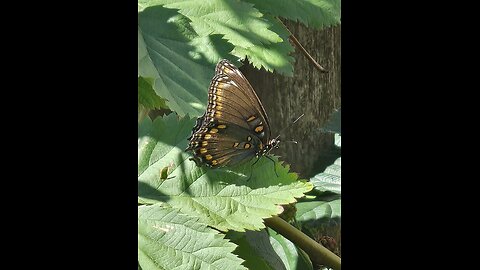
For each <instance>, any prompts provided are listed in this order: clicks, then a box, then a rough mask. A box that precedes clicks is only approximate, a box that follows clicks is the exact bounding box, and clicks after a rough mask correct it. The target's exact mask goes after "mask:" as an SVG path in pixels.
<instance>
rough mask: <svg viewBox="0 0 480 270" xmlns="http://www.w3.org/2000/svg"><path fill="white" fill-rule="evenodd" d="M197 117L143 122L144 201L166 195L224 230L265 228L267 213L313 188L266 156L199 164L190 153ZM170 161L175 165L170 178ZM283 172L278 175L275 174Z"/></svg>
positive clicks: (141, 176)
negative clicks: (231, 162) (222, 163)
mask: <svg viewBox="0 0 480 270" xmlns="http://www.w3.org/2000/svg"><path fill="white" fill-rule="evenodd" d="M194 125H195V120H194V119H188V118H183V119H180V120H178V119H177V117H176V116H175V115H174V114H170V115H169V116H167V117H165V118H157V119H155V121H154V122H151V120H150V119H149V118H146V119H145V120H144V122H143V123H141V125H140V126H139V132H138V133H139V139H138V140H139V143H138V194H139V202H140V203H156V202H159V201H164V202H167V203H168V204H170V205H171V206H173V207H175V208H179V209H181V211H182V212H184V213H187V214H190V215H193V216H199V217H200V220H201V221H202V222H204V223H206V224H208V225H210V226H212V227H215V228H217V229H219V230H229V229H233V230H237V231H244V230H245V229H249V230H258V229H261V228H264V227H265V226H264V224H263V219H264V218H267V217H271V216H273V215H277V214H279V213H281V212H282V210H283V208H282V207H280V206H279V205H281V204H289V203H292V202H295V201H296V199H295V198H299V197H302V196H303V195H304V193H305V192H308V191H310V190H311V189H312V187H313V186H312V185H311V183H308V182H305V181H299V180H298V179H297V175H296V174H295V173H289V172H288V171H289V166H283V165H282V164H281V163H279V162H278V159H277V158H276V157H272V158H273V159H274V160H275V162H272V161H271V160H269V159H267V158H265V157H263V158H261V159H260V160H258V162H257V163H256V164H255V165H254V166H253V163H254V162H255V159H252V160H250V161H249V162H246V163H244V164H241V165H238V166H235V167H224V168H218V169H209V168H206V167H197V166H196V165H195V163H194V162H193V161H191V160H189V159H188V158H189V157H191V155H190V154H189V153H185V151H184V149H185V148H186V147H187V144H188V141H187V137H188V136H189V135H190V133H191V131H190V130H191V128H192V127H193V126H194ZM165 167H169V168H171V169H170V170H169V173H168V175H167V178H165V177H164V176H162V170H163V169H164V168H165ZM275 172H276V173H277V174H278V176H277V175H276V174H275Z"/></svg>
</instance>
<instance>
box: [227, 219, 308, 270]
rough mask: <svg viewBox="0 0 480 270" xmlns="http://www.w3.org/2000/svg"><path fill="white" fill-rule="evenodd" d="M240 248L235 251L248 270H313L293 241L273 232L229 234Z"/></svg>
mask: <svg viewBox="0 0 480 270" xmlns="http://www.w3.org/2000/svg"><path fill="white" fill-rule="evenodd" d="M226 237H227V238H228V239H230V240H231V241H232V242H234V243H235V244H237V245H238V246H239V247H238V248H237V249H236V250H235V251H234V254H237V255H238V256H239V257H240V258H242V259H244V260H245V263H244V265H245V266H246V267H247V268H248V269H255V270H257V269H259V270H263V269H265V270H270V269H272V270H273V269H275V270H277V269H285V270H297V269H298V270H308V269H313V267H312V263H311V261H310V259H309V258H308V256H307V255H306V254H305V253H304V252H303V251H302V250H301V249H299V248H298V247H296V246H295V245H294V244H293V243H292V242H291V241H289V240H288V239H286V238H285V237H283V236H282V235H280V234H278V233H277V232H275V231H273V230H272V229H269V228H267V229H263V230H261V231H247V232H246V233H242V234H239V233H235V232H229V233H227V236H226Z"/></svg>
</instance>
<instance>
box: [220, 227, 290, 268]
mask: <svg viewBox="0 0 480 270" xmlns="http://www.w3.org/2000/svg"><path fill="white" fill-rule="evenodd" d="M262 231H263V230H262ZM248 232H249V231H247V232H245V233H239V232H234V231H229V232H227V234H226V236H225V238H227V239H230V241H232V242H233V243H235V244H237V245H238V247H237V248H236V249H235V251H234V252H233V253H234V254H236V255H238V257H240V258H242V259H243V260H244V262H243V265H245V266H246V267H247V268H248V269H255V270H278V269H285V266H284V265H283V263H282V261H281V259H280V258H279V257H278V255H277V254H276V253H275V252H274V251H273V249H271V248H270V252H269V253H268V254H269V257H268V258H266V257H265V256H262V255H260V254H259V252H257V251H256V250H255V249H253V248H252V247H251V246H250V243H249V242H248V241H247V237H246V234H247V233H248ZM267 241H268V240H267ZM263 243H265V241H263ZM266 244H267V243H266ZM269 244H270V243H268V245H269ZM266 249H268V246H267V247H266ZM272 261H273V262H275V263H274V264H272ZM272 265H273V266H272Z"/></svg>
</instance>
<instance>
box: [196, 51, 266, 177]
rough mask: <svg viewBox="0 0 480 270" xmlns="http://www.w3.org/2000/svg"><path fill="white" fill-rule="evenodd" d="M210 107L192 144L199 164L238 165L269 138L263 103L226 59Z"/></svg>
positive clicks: (218, 72)
mask: <svg viewBox="0 0 480 270" xmlns="http://www.w3.org/2000/svg"><path fill="white" fill-rule="evenodd" d="M215 70H216V75H215V76H214V77H213V79H212V81H211V83H210V88H209V92H208V106H207V111H206V112H205V114H204V115H203V116H202V117H199V118H198V119H197V124H196V125H195V127H194V129H193V132H192V136H191V137H190V138H189V139H190V144H189V147H188V148H187V150H192V151H193V154H194V161H195V162H196V163H197V165H200V164H207V166H209V167H213V168H215V167H220V166H226V165H229V166H231V165H235V164H238V163H240V162H242V161H246V160H249V159H250V158H251V157H253V156H255V155H258V152H259V151H260V150H262V149H263V148H264V147H265V145H266V144H267V142H268V140H269V138H270V127H269V124H268V118H267V115H266V112H265V110H264V109H263V106H262V104H261V102H260V100H259V99H258V96H257V95H256V93H255V91H254V90H253V88H252V86H251V85H250V83H249V82H248V80H247V79H246V78H245V76H244V75H243V74H242V73H241V72H240V70H238V69H237V68H236V67H235V66H233V65H232V64H230V63H229V62H228V61H227V60H222V61H220V62H219V63H218V64H217V67H216V69H215Z"/></svg>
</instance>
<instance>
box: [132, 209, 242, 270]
mask: <svg viewBox="0 0 480 270" xmlns="http://www.w3.org/2000/svg"><path fill="white" fill-rule="evenodd" d="M235 247H236V245H235V244H233V243H231V242H229V241H228V240H226V239H224V235H223V234H220V233H218V232H217V231H215V230H213V229H211V228H208V227H207V226H206V225H205V224H202V223H201V222H199V221H198V218H195V217H191V216H188V215H185V214H181V213H180V212H179V211H178V210H177V209H171V208H165V207H162V206H160V205H158V204H157V205H151V206H139V207H138V261H139V264H140V266H141V268H142V269H144V270H149V269H165V270H170V269H176V270H181V269H185V270H190V269H219V270H220V269H241V270H246V269H247V268H245V267H244V266H242V265H241V263H242V259H240V258H238V257H237V256H236V255H234V254H232V251H233V250H234V249H235Z"/></svg>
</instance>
